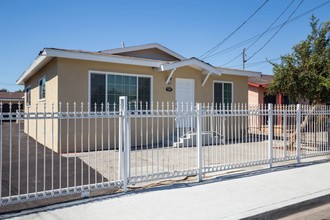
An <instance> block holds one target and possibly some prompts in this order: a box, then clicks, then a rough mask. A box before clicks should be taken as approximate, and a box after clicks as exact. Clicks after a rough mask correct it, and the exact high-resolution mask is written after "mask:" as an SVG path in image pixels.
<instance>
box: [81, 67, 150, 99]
mask: <svg viewBox="0 0 330 220" xmlns="http://www.w3.org/2000/svg"><path fill="white" fill-rule="evenodd" d="M92 74H105V75H106V77H105V81H106V83H105V100H106V101H108V75H120V76H135V77H146V78H150V87H151V88H150V102H153V94H154V92H153V76H152V75H145V74H133V73H119V72H107V71H97V70H89V71H88V103H91V76H92ZM138 80H139V78H137V82H138ZM137 84H138V83H137ZM137 86H138V85H137ZM136 92H137V94H136V97H137V99H138V98H139V94H138V93H139V88H137V91H136ZM105 104H106V103H105ZM148 104H149V105H150V103H148Z"/></svg>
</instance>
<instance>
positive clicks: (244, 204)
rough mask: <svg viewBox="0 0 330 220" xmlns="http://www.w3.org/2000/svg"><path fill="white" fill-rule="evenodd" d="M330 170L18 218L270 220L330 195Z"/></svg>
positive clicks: (321, 166) (277, 173) (139, 195)
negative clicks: (255, 218) (278, 211)
mask: <svg viewBox="0 0 330 220" xmlns="http://www.w3.org/2000/svg"><path fill="white" fill-rule="evenodd" d="M329 170H330V162H326V163H318V164H313V165H310V164H307V165H306V164H305V165H302V166H299V167H293V168H292V167H286V168H285V169H284V168H273V169H271V170H270V169H266V170H263V171H259V172H254V173H249V174H247V175H237V174H236V175H232V176H229V177H228V176H227V177H218V178H216V179H213V180H207V181H204V182H203V183H198V184H197V183H189V184H175V185H171V186H166V187H159V188H153V189H149V190H142V191H139V192H136V191H135V192H131V193H128V194H121V195H115V196H103V197H99V198H90V199H87V200H83V201H80V202H79V201H78V202H71V203H67V204H61V205H55V206H50V207H46V208H42V209H39V210H29V211H25V212H22V213H19V214H18V216H16V217H15V219H47V220H51V219H74V220H76V219H79V220H82V219H130V220H131V219H166V220H169V219H241V218H246V217H250V216H256V215H258V214H260V213H265V212H268V216H267V219H269V218H272V216H271V215H270V216H269V211H271V210H276V209H281V208H283V207H288V206H291V207H292V208H294V205H293V204H297V203H301V202H305V201H308V200H312V199H315V198H319V197H322V196H323V197H324V196H328V195H330V172H329ZM259 174H260V175H259ZM31 211H32V213H29V212H31ZM0 217H1V216H0ZM3 217H6V216H3ZM7 217H8V216H7ZM258 218H260V216H259V217H258ZM265 218H266V217H265Z"/></svg>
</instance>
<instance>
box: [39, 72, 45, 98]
mask: <svg viewBox="0 0 330 220" xmlns="http://www.w3.org/2000/svg"><path fill="white" fill-rule="evenodd" d="M45 98H46V78H45V77H44V78H42V79H40V80H39V100H42V99H45Z"/></svg>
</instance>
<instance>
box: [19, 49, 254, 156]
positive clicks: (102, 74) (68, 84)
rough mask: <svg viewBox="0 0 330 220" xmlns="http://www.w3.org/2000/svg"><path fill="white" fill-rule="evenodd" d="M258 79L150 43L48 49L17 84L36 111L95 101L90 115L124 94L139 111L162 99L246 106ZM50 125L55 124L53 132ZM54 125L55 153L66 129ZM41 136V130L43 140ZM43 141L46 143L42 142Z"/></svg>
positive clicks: (27, 103)
mask: <svg viewBox="0 0 330 220" xmlns="http://www.w3.org/2000/svg"><path fill="white" fill-rule="evenodd" d="M256 76H260V73H259V72H253V71H244V70H234V69H228V68H220V67H217V68H216V67H214V66H212V65H210V64H208V63H205V62H203V61H201V60H199V59H197V58H189V59H187V58H185V57H183V56H181V55H179V54H178V53H176V52H174V51H172V50H170V49H168V48H166V47H164V46H162V45H160V44H146V45H140V46H131V47H125V48H119V49H111V50H103V51H99V52H88V51H81V50H65V49H56V48H45V49H43V50H42V51H41V52H40V53H39V55H38V56H37V58H36V59H35V60H34V62H33V63H32V64H31V66H30V67H29V68H28V69H27V70H26V71H25V72H24V73H23V74H22V76H21V77H20V78H19V79H18V80H17V84H19V85H24V86H25V89H26V96H25V97H26V98H25V103H26V108H29V111H31V112H33V111H35V106H36V104H40V105H43V104H44V103H47V105H46V110H47V111H51V110H52V105H51V104H54V105H53V106H54V111H60V110H62V111H63V110H65V108H64V107H62V109H59V103H60V102H61V103H64V104H63V106H65V103H70V105H71V106H72V103H73V102H76V103H81V102H83V103H84V106H85V108H86V106H87V103H91V108H90V111H100V110H101V107H102V103H110V104H111V110H112V109H113V105H112V103H116V104H118V102H119V96H123V95H125V96H128V101H129V103H135V102H138V103H140V102H143V105H142V106H140V105H138V106H137V108H138V109H140V108H141V107H142V109H146V108H150V104H149V105H146V104H145V103H151V102H154V103H156V102H163V101H165V102H166V101H168V102H178V103H181V102H184V103H186V102H189V103H198V102H201V103H212V102H214V103H217V104H219V103H226V104H230V103H247V102H248V92H247V91H248V77H256ZM117 106H118V105H117ZM131 106H133V107H134V105H131ZM39 109H40V108H39ZM71 110H72V109H71ZM40 123H41V125H42V122H40ZM34 126H35V125H33V122H31V123H30V125H29V134H30V135H31V136H32V137H36V134H35V129H34V128H35V127H34ZM48 126H50V123H49V124H48V125H47V130H50V127H48ZM54 126H55V134H54V145H55V150H56V149H57V146H58V142H59V135H61V134H59V132H60V130H61V129H59V128H58V126H59V125H58V123H57V122H56V121H55V122H54ZM25 129H26V128H25ZM63 130H65V129H63ZM63 130H62V132H64V131H63ZM42 134H43V133H42V131H40V134H39V135H38V137H42ZM63 135H64V133H63ZM86 136H87V135H86ZM63 139H64V138H62V141H65V140H63ZM39 141H40V142H41V143H43V139H42V138H41V139H40V140H39ZM48 141H50V138H46V142H47V143H45V144H46V145H47V146H49V144H50V142H48ZM70 142H71V141H70Z"/></svg>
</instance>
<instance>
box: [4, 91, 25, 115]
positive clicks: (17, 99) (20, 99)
mask: <svg viewBox="0 0 330 220" xmlns="http://www.w3.org/2000/svg"><path fill="white" fill-rule="evenodd" d="M0 104H1V109H0V112H1V113H9V112H12V113H16V111H19V110H21V111H23V110H24V109H23V104H24V93H23V92H0ZM12 116H13V117H16V115H15V114H13V115H12ZM4 117H9V116H8V114H5V115H4Z"/></svg>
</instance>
